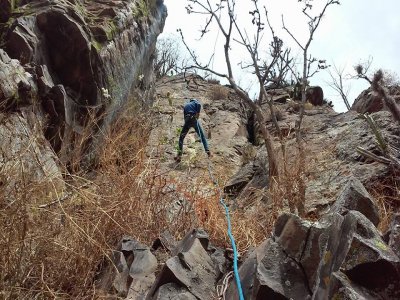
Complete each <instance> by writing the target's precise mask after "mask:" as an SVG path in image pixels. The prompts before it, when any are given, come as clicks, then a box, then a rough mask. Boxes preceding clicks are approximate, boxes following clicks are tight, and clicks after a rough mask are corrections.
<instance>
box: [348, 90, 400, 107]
mask: <svg viewBox="0 0 400 300" xmlns="http://www.w3.org/2000/svg"><path fill="white" fill-rule="evenodd" d="M388 91H389V94H390V95H391V96H393V97H394V99H395V100H396V101H397V103H400V87H398V86H392V87H389V89H388ZM351 109H352V110H355V111H356V112H359V113H361V114H365V113H373V112H377V111H381V110H386V108H385V105H384V102H383V99H382V98H381V97H380V96H379V95H378V94H377V93H376V92H374V91H372V89H371V88H370V87H369V88H368V89H366V90H365V91H363V92H361V94H360V95H359V96H358V97H357V98H356V100H354V103H353V105H352V106H351Z"/></svg>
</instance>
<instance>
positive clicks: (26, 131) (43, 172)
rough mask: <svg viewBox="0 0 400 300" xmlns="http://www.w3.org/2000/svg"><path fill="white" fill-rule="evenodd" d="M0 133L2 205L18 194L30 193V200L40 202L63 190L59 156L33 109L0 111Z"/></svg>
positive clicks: (0, 192) (0, 194) (0, 196)
mask: <svg viewBox="0 0 400 300" xmlns="http://www.w3.org/2000/svg"><path fill="white" fill-rule="evenodd" d="M0 137H1V139H0V199H4V200H5V201H6V202H4V203H2V204H3V205H5V204H10V203H12V202H13V201H14V200H15V199H17V198H18V195H21V194H24V195H25V196H27V195H32V196H30V197H34V199H31V200H32V201H33V200H36V201H38V202H39V203H43V202H44V201H46V199H47V198H48V197H49V196H51V195H53V197H54V196H55V195H56V193H61V192H62V191H63V189H64V187H65V186H64V181H63V177H62V173H61V171H60V168H59V164H58V159H57V157H56V155H55V154H54V152H53V151H52V149H51V147H50V145H49V143H48V142H47V141H46V139H45V138H44V136H43V132H42V129H41V126H40V118H39V117H38V116H37V115H36V114H35V113H34V112H33V111H32V109H29V108H26V109H22V110H21V111H20V112H19V113H12V114H4V113H0ZM47 200H48V199H47Z"/></svg>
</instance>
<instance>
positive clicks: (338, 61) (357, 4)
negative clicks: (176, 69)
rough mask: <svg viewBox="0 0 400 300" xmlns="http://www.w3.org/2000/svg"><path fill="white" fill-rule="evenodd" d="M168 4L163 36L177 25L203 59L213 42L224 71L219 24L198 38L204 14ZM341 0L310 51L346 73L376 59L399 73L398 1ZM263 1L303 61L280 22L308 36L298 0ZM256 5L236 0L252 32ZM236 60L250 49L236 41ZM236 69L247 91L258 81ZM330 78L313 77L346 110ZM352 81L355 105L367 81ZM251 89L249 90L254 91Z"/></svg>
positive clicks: (175, 1)
mask: <svg viewBox="0 0 400 300" xmlns="http://www.w3.org/2000/svg"><path fill="white" fill-rule="evenodd" d="M210 1H211V2H214V3H217V2H219V1H215V0H214V1H213V0H210ZM164 2H165V4H166V5H167V7H168V17H167V20H166V24H165V28H164V33H163V36H166V35H171V34H176V29H178V28H181V29H182V31H183V33H184V35H185V39H186V40H187V42H188V44H189V45H190V46H191V47H192V48H193V49H195V51H196V53H197V54H198V55H199V57H201V58H203V61H204V62H206V61H208V60H209V58H210V55H211V54H212V53H214V46H215V59H214V62H213V66H214V68H215V69H216V70H217V71H221V72H223V73H225V64H224V56H223V46H222V45H223V38H222V36H221V34H220V33H219V32H218V29H217V27H216V26H214V27H211V31H210V32H209V33H208V34H207V35H206V36H205V37H204V38H203V39H202V41H200V42H199V41H197V39H198V38H199V36H200V33H199V30H200V29H201V28H202V26H203V25H204V16H199V15H193V14H191V15H188V14H187V13H186V9H185V6H186V5H187V1H186V0H164ZM314 2H315V4H314V12H315V13H314V14H316V13H318V12H319V10H318V4H319V3H320V4H323V3H325V2H326V0H314ZM340 2H341V5H333V6H331V7H329V8H328V11H327V12H326V15H325V17H324V18H323V20H322V22H321V25H320V27H319V28H318V29H317V32H316V34H315V37H314V41H313V42H312V46H311V48H310V52H311V54H312V55H313V56H314V57H316V58H318V59H326V60H327V62H328V63H329V64H333V63H334V64H335V65H337V66H338V67H346V71H345V73H354V71H353V66H354V65H355V64H356V63H357V62H360V61H365V60H367V59H368V58H369V57H373V63H372V66H371V68H372V69H378V68H383V69H388V70H391V71H394V72H396V73H397V74H400V59H399V49H400V17H399V12H400V1H399V0H383V1H373V0H341V1H340ZM259 3H260V4H261V5H260V6H263V5H266V7H267V9H268V11H269V15H270V20H271V23H272V25H273V27H274V29H275V31H276V33H277V35H278V36H279V37H280V38H282V39H283V40H284V42H285V43H287V44H288V45H289V46H290V47H291V48H292V52H293V54H295V55H296V56H297V57H298V59H299V62H300V57H301V56H300V54H301V52H300V50H299V48H298V47H297V46H296V44H295V43H294V42H293V40H291V38H290V36H289V35H288V34H287V33H285V32H284V31H283V30H282V21H281V15H282V14H283V16H284V19H285V24H286V26H287V27H289V29H291V31H293V34H294V35H295V36H296V37H297V38H298V39H299V40H301V41H304V40H306V38H307V35H308V27H307V22H306V20H305V19H304V16H303V15H302V13H301V7H300V6H299V3H298V0H259ZM252 8H253V6H252V2H251V1H250V0H238V1H237V15H238V19H239V20H240V22H241V26H243V27H246V28H247V30H249V31H251V28H252V27H251V23H250V19H249V18H250V15H249V14H248V12H249V11H250V9H252ZM269 40H270V33H269V32H268V31H266V33H265V37H264V42H265V44H267V42H269ZM396 50H397V51H396ZM232 58H233V59H234V60H235V61H234V64H235V65H236V64H237V63H239V62H241V61H244V62H246V61H249V59H248V58H247V56H246V52H245V51H244V50H242V49H241V46H240V45H238V44H237V45H234V46H233V52H232ZM299 70H300V68H299ZM235 73H236V74H237V75H236V80H237V81H239V82H240V84H241V85H242V87H243V88H245V89H249V88H251V87H252V86H254V82H255V81H254V79H253V78H252V77H251V76H249V75H246V74H245V73H244V72H243V71H242V70H240V68H238V67H237V68H236V69H235ZM328 79H329V76H328V75H327V73H326V71H321V72H320V73H319V74H317V75H316V76H314V77H313V78H311V80H310V81H311V85H320V86H322V87H323V89H324V95H325V97H326V98H327V99H328V100H332V101H333V103H334V105H335V107H334V108H335V110H337V111H344V110H345V105H344V104H343V103H342V101H341V100H340V97H338V96H337V93H336V92H335V91H333V90H332V89H331V88H329V86H328V85H327V83H326V81H327V80H328ZM348 84H350V85H351V90H350V94H349V101H350V102H351V103H352V102H353V101H354V99H355V98H356V97H357V96H358V94H359V93H360V92H361V91H362V90H363V89H365V88H366V87H367V84H366V83H364V82H362V81H355V80H349V81H348ZM253 90H254V89H251V90H250V93H252V92H251V91H253Z"/></svg>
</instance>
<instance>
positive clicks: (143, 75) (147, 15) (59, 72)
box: [0, 0, 166, 152]
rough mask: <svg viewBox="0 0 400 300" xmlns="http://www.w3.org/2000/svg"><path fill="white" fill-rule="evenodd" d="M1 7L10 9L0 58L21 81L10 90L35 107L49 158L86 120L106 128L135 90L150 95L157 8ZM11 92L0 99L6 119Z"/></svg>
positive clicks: (159, 19) (159, 17)
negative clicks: (17, 70)
mask: <svg viewBox="0 0 400 300" xmlns="http://www.w3.org/2000/svg"><path fill="white" fill-rule="evenodd" d="M3 2H4V1H3ZM6 2H7V1H6ZM7 3H11V4H12V6H11V8H10V14H8V15H7V16H8V23H7V26H3V27H4V28H3V32H4V41H3V43H4V45H5V51H6V52H7V54H8V56H9V57H10V58H12V59H17V60H18V61H19V62H20V64H21V65H22V66H23V67H24V69H25V71H27V72H28V73H29V75H28V76H25V75H21V76H22V77H24V78H23V79H15V80H14V81H15V82H14V85H18V88H19V90H21V92H22V90H23V89H25V90H29V92H30V96H29V97H28V99H26V100H25V101H28V102H33V99H36V101H37V102H38V104H39V105H41V106H42V108H43V111H44V112H45V113H46V116H47V117H48V119H49V120H48V124H46V125H47V129H46V138H47V139H48V140H49V141H50V142H51V145H52V146H53V148H54V149H55V151H56V152H60V151H61V149H62V144H69V143H70V142H71V141H70V138H69V137H70V136H71V135H73V134H78V135H79V134H82V130H83V128H85V127H87V126H88V121H89V116H91V117H93V116H95V117H96V118H97V122H98V124H103V125H102V126H108V124H109V123H110V122H111V121H112V120H113V119H114V118H115V117H116V116H117V114H118V112H119V111H120V110H121V108H122V107H123V106H124V105H125V104H126V102H127V99H128V96H129V95H130V93H131V92H132V90H133V89H134V88H135V87H138V86H140V88H142V89H143V90H148V89H149V88H150V85H151V82H152V80H153V78H152V54H153V52H154V48H155V42H156V38H157V35H158V34H159V33H160V32H161V31H162V29H163V26H164V21H165V18H166V7H165V6H164V5H163V2H162V1H148V2H147V1H146V2H145V5H144V6H143V5H140V3H138V1H133V0H123V1H80V0H76V1H66V0H65V1H64V0H61V1H50V0H46V1H42V0H37V1H29V3H26V1H23V2H20V3H21V4H20V5H19V7H15V3H14V1H11V2H7ZM25 3H26V4H25ZM2 11H3V10H2ZM2 19H3V20H5V19H6V17H3V16H2ZM2 56H3V57H4V54H2ZM2 60H3V61H4V59H2ZM25 71H24V72H25ZM24 72H23V73H24ZM21 76H20V77H21ZM0 79H1V78H0ZM27 81H29V84H27ZM0 84H1V85H4V84H5V83H4V82H3V81H1V82H0ZM0 90H4V88H3V87H2V88H1V89H0ZM8 90H10V88H8ZM15 91H16V89H15V88H14V89H13V91H11V94H10V92H8V93H6V94H4V95H3V94H0V104H1V105H2V107H4V108H5V109H7V110H8V111H9V110H15V108H16V107H15V105H12V104H13V103H14V104H15V102H21V95H20V93H21V92H20V91H19V92H18V93H16V92H15ZM145 101H147V104H151V101H150V99H149V98H148V99H146V100H145Z"/></svg>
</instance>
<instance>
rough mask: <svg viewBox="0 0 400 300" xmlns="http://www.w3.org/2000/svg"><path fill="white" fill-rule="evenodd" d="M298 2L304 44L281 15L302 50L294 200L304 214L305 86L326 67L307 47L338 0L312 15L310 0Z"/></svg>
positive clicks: (301, 213) (329, 0)
mask: <svg viewBox="0 0 400 300" xmlns="http://www.w3.org/2000/svg"><path fill="white" fill-rule="evenodd" d="M299 2H302V3H303V4H304V6H303V10H302V12H303V14H304V15H305V16H306V17H307V19H308V29H309V35H308V39H307V40H306V42H305V43H304V44H302V43H301V42H300V41H299V40H298V39H297V38H296V37H295V35H294V34H293V33H292V32H291V31H290V30H289V29H288V28H287V27H286V25H285V21H284V17H283V15H282V27H283V29H284V30H285V31H286V32H287V33H288V34H289V35H290V37H291V38H292V39H293V40H294V41H295V42H296V44H297V45H298V46H299V47H300V49H301V50H302V51H303V76H302V78H297V80H298V81H299V80H300V81H301V83H302V84H301V103H302V105H301V106H300V115H299V119H298V120H297V121H296V140H297V145H298V149H299V163H298V166H299V170H298V176H297V180H298V182H297V184H298V186H299V192H298V197H297V200H296V203H295V205H296V206H297V209H298V212H299V214H300V215H304V214H305V193H306V185H305V179H304V178H305V176H304V173H305V164H306V162H305V151H304V145H303V142H302V135H301V124H302V121H303V116H304V104H305V102H306V100H307V99H306V88H307V83H308V79H309V78H310V77H312V76H313V75H314V74H315V73H316V72H318V70H320V69H325V68H326V63H325V60H317V59H316V58H314V57H312V56H311V55H309V51H308V50H309V47H310V45H311V42H312V41H313V38H314V34H315V32H316V30H317V29H318V27H319V25H320V24H321V20H322V17H323V16H324V15H325V12H326V10H327V9H328V7H329V6H331V5H334V4H340V3H339V1H337V0H326V3H325V4H324V6H323V8H322V10H321V11H320V13H319V14H317V15H315V16H314V15H312V12H313V5H312V0H299ZM315 63H317V67H316V68H313V65H315ZM293 76H295V77H297V75H296V72H293Z"/></svg>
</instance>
